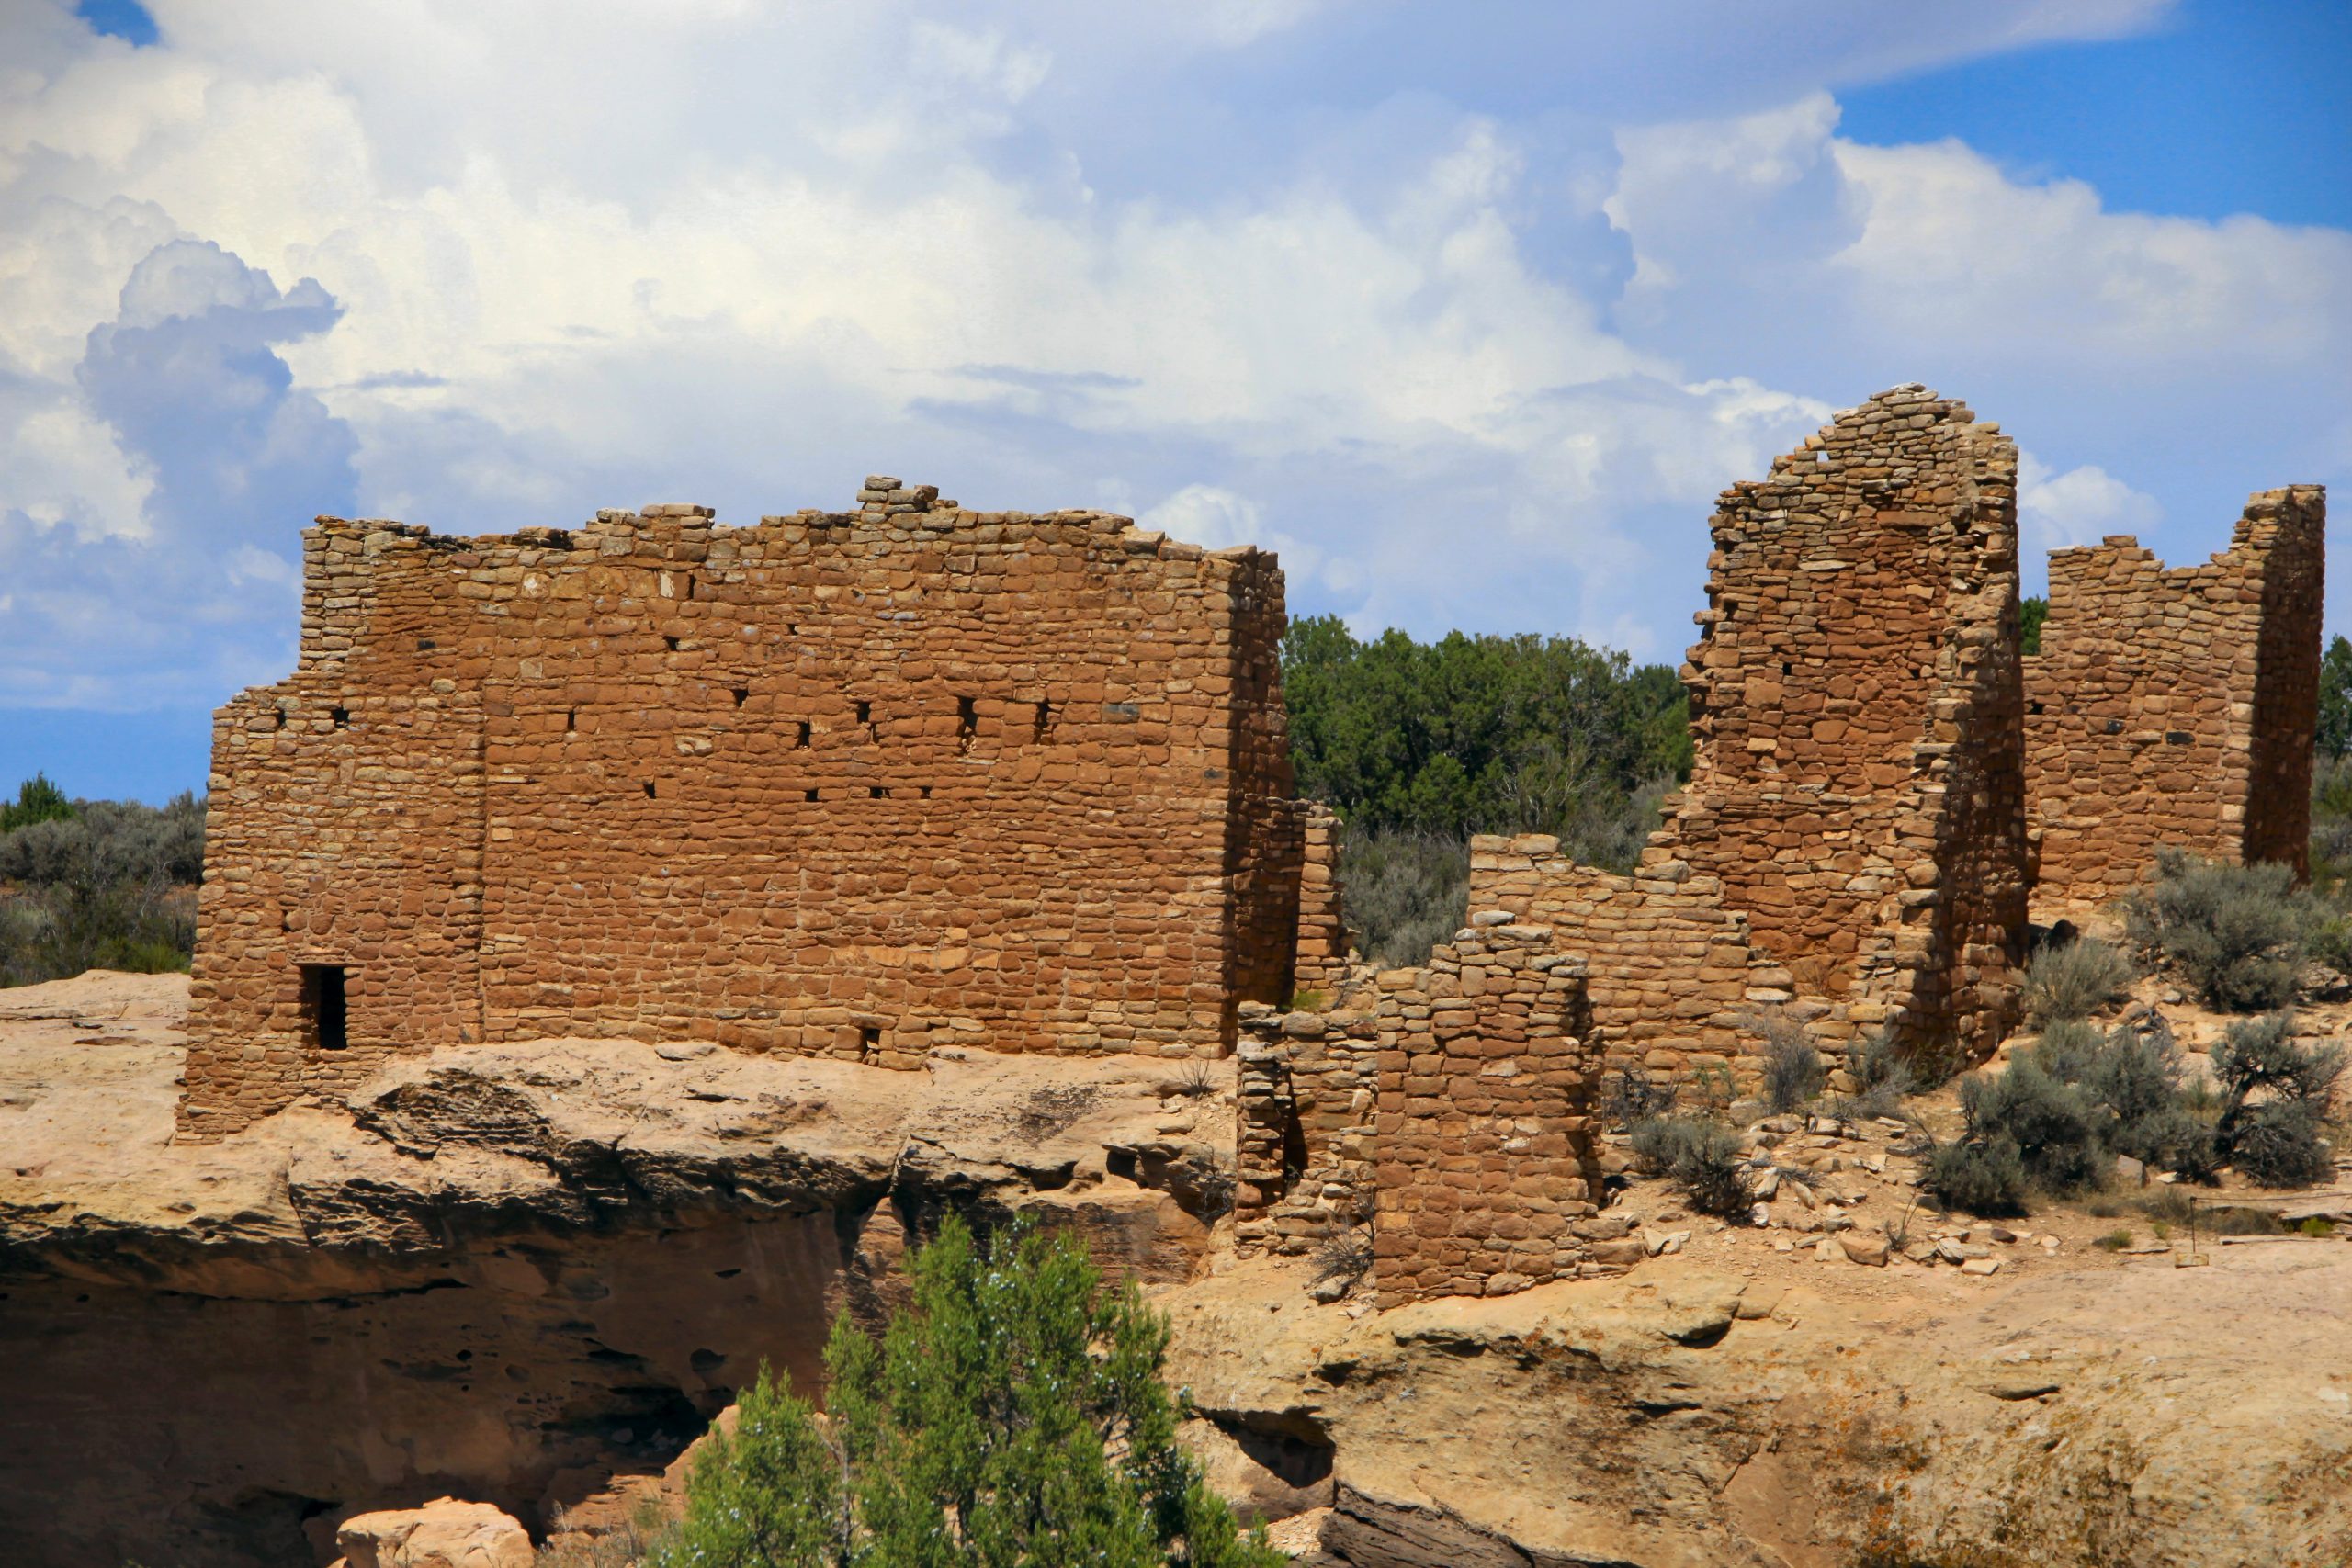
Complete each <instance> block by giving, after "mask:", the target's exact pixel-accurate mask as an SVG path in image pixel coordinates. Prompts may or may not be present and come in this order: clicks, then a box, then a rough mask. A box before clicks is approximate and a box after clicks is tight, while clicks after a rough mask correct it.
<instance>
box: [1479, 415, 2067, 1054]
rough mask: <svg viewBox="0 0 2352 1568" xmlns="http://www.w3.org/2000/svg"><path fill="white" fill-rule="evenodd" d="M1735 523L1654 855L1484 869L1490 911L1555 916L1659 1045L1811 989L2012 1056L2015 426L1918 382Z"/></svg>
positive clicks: (1598, 996)
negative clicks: (2000, 1047)
mask: <svg viewBox="0 0 2352 1568" xmlns="http://www.w3.org/2000/svg"><path fill="white" fill-rule="evenodd" d="M1712 526H1713V537H1714V552H1713V555H1711V556H1710V557H1709V558H1708V567H1709V574H1710V575H1709V581H1708V604H1709V608H1707V609H1705V610H1703V611H1701V612H1700V613H1699V615H1698V617H1697V618H1698V620H1699V623H1700V625H1701V626H1702V628H1703V630H1702V637H1701V641H1700V642H1699V644H1698V646H1696V647H1695V648H1693V649H1691V658H1690V661H1689V662H1688V663H1687V664H1685V665H1684V667H1683V680H1684V682H1685V684H1686V685H1687V687H1688V688H1689V691H1690V694H1691V728H1692V732H1693V737H1694V739H1695V742H1696V748H1697V760H1696V765H1695V767H1694V769H1693V772H1692V774H1691V783H1690V785H1689V787H1688V788H1686V789H1685V790H1684V791H1683V792H1682V793H1681V795H1679V797H1678V798H1677V799H1676V800H1675V802H1673V803H1672V805H1671V807H1670V809H1669V814H1668V818H1667V820H1666V822H1665V825H1664V826H1663V827H1662V829H1660V830H1659V831H1658V832H1657V834H1655V835H1654V836H1653V837H1652V838H1651V840H1650V842H1649V844H1648V845H1647V846H1646V848H1645V851H1644V852H1643V855H1642V859H1641V863H1640V866H1639V869H1638V870H1637V871H1636V873H1635V874H1634V876H1632V877H1630V878H1621V877H1611V876H1606V875H1604V874H1600V873H1593V872H1584V873H1580V874H1566V868H1561V867H1555V866H1551V865H1548V864H1547V865H1544V867H1543V874H1542V875H1540V876H1538V877H1537V878H1536V879H1535V883H1534V884H1526V876H1525V872H1526V870H1527V869H1529V868H1523V867H1521V865H1520V864H1519V863H1518V861H1517V860H1513V861H1512V863H1511V864H1510V866H1509V867H1508V868H1505V867H1501V866H1499V865H1498V866H1491V867H1489V868H1488V871H1487V873H1485V874H1482V873H1481V872H1480V871H1479V870H1478V869H1477V868H1476V866H1475V865H1474V869H1473V872H1472V881H1471V908H1473V909H1474V910H1476V909H1481V908H1500V909H1508V910H1516V911H1518V912H1519V913H1521V914H1522V915H1523V916H1525V917H1526V918H1528V919H1535V920H1541V921H1544V922H1548V923H1550V924H1552V925H1553V926H1555V928H1556V929H1557V931H1558V932H1559V941H1560V944H1561V947H1562V950H1563V951H1565V952H1569V953H1580V954H1584V955H1586V956H1587V957H1588V959H1589V962H1590V965H1591V969H1590V973H1591V984H1592V990H1593V998H1594V1010H1595V1018H1596V1021H1597V1025H1598V1027H1599V1029H1600V1034H1601V1037H1602V1039H1603V1041H1604V1042H1605V1043H1606V1044H1607V1047H1608V1048H1609V1049H1610V1050H1611V1052H1612V1053H1613V1054H1615V1055H1618V1056H1620V1057H1621V1058H1623V1059H1628V1060H1641V1061H1644V1062H1645V1063H1647V1064H1648V1065H1649V1066H1652V1067H1656V1068H1661V1069H1664V1070H1667V1071H1669V1072H1687V1071H1690V1070H1691V1069H1693V1068H1695V1067H1697V1066H1702V1065H1706V1064H1708V1063H1711V1062H1713V1061H1718V1060H1724V1059H1729V1060H1731V1061H1733V1062H1734V1063H1735V1064H1736V1065H1737V1066H1743V1067H1752V1066H1755V1065H1756V1064H1755V1058H1754V1056H1753V1055H1752V1054H1748V1053H1749V1051H1750V1045H1751V1043H1760V1042H1757V1041H1756V1040H1755V1032H1754V1031H1753V1030H1747V1031H1743V1030H1741V1029H1740V1028H1739V1027H1738V1025H1737V1024H1736V1021H1734V1014H1733V1011H1727V1010H1728V1009H1732V1008H1733V1004H1734V1003H1735V1002H1737V1003H1739V1004H1742V1005H1746V1004H1754V1003H1769V1002H1785V1003H1789V1004H1791V1005H1792V1006H1793V1007H1794V1009H1795V1010H1796V1012H1797V1014H1798V1016H1800V1017H1803V1018H1804V1019H1806V1020H1808V1021H1811V1022H1812V1023H1813V1025H1814V1027H1815V1031H1816V1032H1817V1033H1819V1034H1820V1035H1821V1036H1822V1037H1823V1038H1824V1039H1825V1040H1826V1041H1829V1042H1836V1041H1841V1040H1852V1039H1855V1038H1858V1037H1860V1035H1862V1034H1865V1033H1868V1032H1871V1031H1873V1030H1877V1029H1887V1030H1890V1031H1892V1032H1894V1034H1895V1035H1897V1036H1898V1037H1899V1038H1901V1039H1903V1040H1905V1041H1906V1042H1908V1043H1912V1044H1913V1045H1915V1046H1917V1047H1918V1048H1921V1049H1929V1050H1935V1051H1939V1052H1956V1053H1957V1054H1959V1055H1964V1056H1975V1055H1985V1054H1986V1053H1988V1052H1990V1051H1991V1050H1992V1048H1993V1047H1994V1046H1995V1045H1996V1044H1997V1043H1998V1042H1999V1040H2000V1038H2001V1036H2002V1034H2003V1033H2004V1032H2006V1030H2007V1026H2008V1024H2009V1022H2010V1021H2011V1020H2012V1018H2013V1017H2014V1008H2015V1003H2014V996H2015V985H2014V971H2015V968H2016V966H2017V964H2018V961H2019V959H2020V957H2021V953H2022V944H2023V939H2024V931H2025V913H2026V911H2025V900H2026V888H2027V874H2028V866H2027V859H2026V838H2025V813H2024V793H2025V778H2024V757H2023V754H2022V730H2021V727H2020V724H2021V714H2022V710H2023V692H2022V687H2021V685H2020V677H2019V666H2018V592H2017V448H2016V446H2015V445H2014V444H2013V443H2011V442H2009V441H2008V440H2007V439H2006V438H2005V437H2003V436H2002V435H2001V434H1999V431H1998V428H1997V427H1996V426H1993V425H1989V424H1979V423H1976V422H1975V418H1974V416H1973V414H1971V413H1970V412H1969V411H1968V410H1967V409H1966V408H1964V407H1962V405H1960V404H1958V403H1954V402H1950V401H1947V400H1943V399H1940V398H1938V397H1937V396H1935V394H1933V393H1932V392H1929V391H1928V390H1927V389H1924V388H1921V387H1917V386H1906V387H1898V388H1895V389H1893V390H1891V391H1887V392H1883V393H1881V394H1880V395H1879V396H1877V397H1875V398H1872V399H1871V400H1870V401H1869V402H1867V403H1865V404H1863V405H1862V406H1861V407H1860V408H1855V409H1849V410H1847V411H1845V412H1842V413H1840V414H1839V415H1838V418H1837V419H1836V421H1834V422H1833V423H1830V424H1829V425H1827V426H1826V427H1824V428H1823V429H1822V431H1821V432H1820V433H1819V434H1816V435H1814V436H1811V437H1809V438H1808V439H1807V440H1806V442H1805V444H1804V446H1802V447H1800V448H1799V449H1798V450H1796V451H1794V452H1792V453H1790V454H1789V455H1787V456H1786V457H1781V458H1780V459H1778V460H1776V461H1775V462H1774V464H1773V467H1772V473H1771V476H1770V478H1768V479H1762V480H1757V481H1747V482H1743V483H1740V484H1737V485H1735V486H1734V487H1732V489H1731V490H1729V491H1725V492H1724V496H1723V499H1722V502H1721V503H1720V504H1719V506H1718V507H1717V510H1716V513H1715V516H1714V519H1713V525H1712ZM1548 853H1549V852H1534V853H1532V854H1531V855H1525V856H1521V858H1522V859H1527V860H1531V861H1544V860H1545V859H1546V857H1547V856H1548ZM1506 869H1507V870H1508V871H1509V872H1510V874H1512V875H1514V876H1517V877H1518V878H1519V880H1520V882H1521V884H1525V885H1526V886H1538V885H1540V887H1541V889H1542V891H1541V893H1540V895H1537V896H1535V897H1533V898H1532V901H1531V898H1530V896H1529V895H1528V894H1527V892H1526V890H1525V886H1520V887H1518V888H1516V889H1515V888H1514V887H1513V886H1510V885H1506V884H1505V883H1503V882H1498V881H1496V880H1495V879H1494V877H1495V874H1496V873H1498V872H1501V871H1504V870H1506ZM1743 949H1745V950H1746V951H1743ZM1735 1011H1736V1010H1735Z"/></svg>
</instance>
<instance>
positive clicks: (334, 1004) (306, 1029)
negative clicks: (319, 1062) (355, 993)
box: [302, 964, 351, 1051]
mask: <svg viewBox="0 0 2352 1568" xmlns="http://www.w3.org/2000/svg"><path fill="white" fill-rule="evenodd" d="M302 1032H303V1034H304V1036H305V1039H306V1043H308V1044H309V1045H310V1046H311V1049H312V1050H314V1051H340V1050H342V1049H343V1048H344V1047H345V1045H348V1044H350V1043H351V1025H350V1017H349V1014H348V1012H347V1011H346V1010H345V990H344V971H343V965H342V964H303V965H302Z"/></svg>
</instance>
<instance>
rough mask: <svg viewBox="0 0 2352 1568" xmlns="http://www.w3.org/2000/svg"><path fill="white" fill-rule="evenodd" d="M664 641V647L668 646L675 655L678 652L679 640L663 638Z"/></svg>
mask: <svg viewBox="0 0 2352 1568" xmlns="http://www.w3.org/2000/svg"><path fill="white" fill-rule="evenodd" d="M662 643H663V645H664V646H666V647H667V648H668V649H670V651H671V652H673V653H675V652H677V651H678V639H677V638H676V637H663V638H662Z"/></svg>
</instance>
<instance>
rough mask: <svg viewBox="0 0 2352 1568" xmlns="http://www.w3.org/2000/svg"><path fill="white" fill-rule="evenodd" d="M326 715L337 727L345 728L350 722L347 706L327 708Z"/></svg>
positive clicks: (349, 711)
mask: <svg viewBox="0 0 2352 1568" xmlns="http://www.w3.org/2000/svg"><path fill="white" fill-rule="evenodd" d="M327 716H328V717H329V718H331V719H333V720H334V727H335V728H337V729H344V728H348V727H349V726H350V724H351V710H350V709H349V708H329V709H327Z"/></svg>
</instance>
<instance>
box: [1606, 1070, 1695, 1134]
mask: <svg viewBox="0 0 2352 1568" xmlns="http://www.w3.org/2000/svg"><path fill="white" fill-rule="evenodd" d="M1677 1094H1678V1091H1677V1090H1676V1089H1675V1087H1674V1085H1673V1084H1672V1083H1671V1082H1664V1083H1661V1082H1659V1081H1657V1079H1654V1078H1652V1077H1650V1076H1649V1074H1647V1073H1645V1072H1644V1071H1643V1070H1642V1069H1641V1068H1639V1067H1620V1068H1618V1069H1617V1071H1616V1073H1615V1075H1614V1076H1612V1077H1611V1078H1610V1079H1609V1081H1608V1082H1607V1083H1605V1084H1603V1085H1602V1086H1601V1089H1600V1116H1601V1120H1602V1121H1604V1122H1607V1123H1608V1124H1609V1125H1610V1126H1611V1127H1632V1126H1633V1125H1634V1123H1635V1122H1646V1121H1649V1120H1650V1119H1651V1118H1653V1117H1657V1116H1664V1115H1666V1114H1668V1112H1669V1111H1672V1110H1673V1109H1674V1101H1675V1100H1676V1098H1677Z"/></svg>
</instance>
